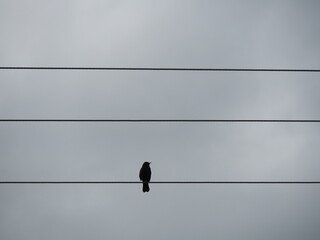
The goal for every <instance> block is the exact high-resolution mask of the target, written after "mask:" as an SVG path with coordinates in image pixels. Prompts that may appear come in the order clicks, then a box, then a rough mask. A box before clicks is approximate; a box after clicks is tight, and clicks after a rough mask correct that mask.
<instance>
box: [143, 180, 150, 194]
mask: <svg viewBox="0 0 320 240" xmlns="http://www.w3.org/2000/svg"><path fill="white" fill-rule="evenodd" d="M142 191H143V192H149V191H150V188H149V184H148V182H143V186H142Z"/></svg>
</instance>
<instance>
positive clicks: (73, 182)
mask: <svg viewBox="0 0 320 240" xmlns="http://www.w3.org/2000/svg"><path fill="white" fill-rule="evenodd" d="M150 183H151V184H153V183H155V184H320V181H152V182H150ZM0 184H142V182H139V181H0Z"/></svg>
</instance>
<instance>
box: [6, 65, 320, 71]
mask: <svg viewBox="0 0 320 240" xmlns="http://www.w3.org/2000/svg"><path fill="white" fill-rule="evenodd" d="M0 70H79V71H80V70H84V71H194V72H195V71H197V72H320V69H303V68H170V67H30V66H7V67H5V66H0Z"/></svg>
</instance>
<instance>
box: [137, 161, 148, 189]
mask: <svg viewBox="0 0 320 240" xmlns="http://www.w3.org/2000/svg"><path fill="white" fill-rule="evenodd" d="M150 163H151V162H144V163H143V164H142V167H141V169H140V173H139V178H140V180H141V181H142V182H143V186H142V191H143V192H149V191H150V188H149V184H148V183H149V182H150V179H151V168H150Z"/></svg>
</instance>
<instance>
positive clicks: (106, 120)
mask: <svg viewBox="0 0 320 240" xmlns="http://www.w3.org/2000/svg"><path fill="white" fill-rule="evenodd" d="M0 122H187V123H188V122H189V123H192V122H194V123H201V122H204V123H205V122H208V123H210V122H239V123H245V122H257V123H319V122H320V119H36V118H21V119H19V118H11V119H0Z"/></svg>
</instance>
